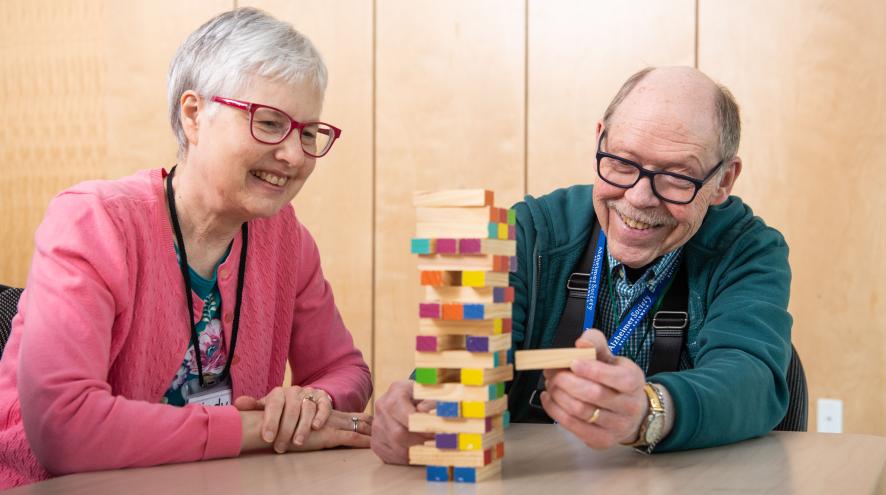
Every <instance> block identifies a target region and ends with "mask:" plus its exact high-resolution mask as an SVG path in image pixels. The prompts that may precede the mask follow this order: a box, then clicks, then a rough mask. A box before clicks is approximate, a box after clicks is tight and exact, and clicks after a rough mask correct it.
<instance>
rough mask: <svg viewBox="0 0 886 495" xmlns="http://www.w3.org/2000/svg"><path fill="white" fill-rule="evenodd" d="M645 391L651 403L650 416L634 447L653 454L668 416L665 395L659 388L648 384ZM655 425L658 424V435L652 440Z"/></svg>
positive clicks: (641, 426) (642, 427)
mask: <svg viewBox="0 0 886 495" xmlns="http://www.w3.org/2000/svg"><path fill="white" fill-rule="evenodd" d="M643 391H644V392H646V399H647V400H648V401H649V415H647V416H646V419H645V420H644V421H643V423H642V424H641V425H640V432H639V435H638V436H637V440H636V441H635V442H634V444H633V445H632V447H634V448H635V449H637V450H638V451H640V452H643V453H646V454H651V453H652V450H653V449H654V448H655V445H656V444H658V442H659V440H661V429H662V427H663V424H664V419H665V414H666V411H665V407H664V394H662V392H661V390H660V389H659V388H658V386H656V385H654V384H652V383H646V385H644V386H643ZM653 423H658V424H657V427H658V428H657V434H656V436H655V437H654V438H650V437H649V429H650V427H652V425H653Z"/></svg>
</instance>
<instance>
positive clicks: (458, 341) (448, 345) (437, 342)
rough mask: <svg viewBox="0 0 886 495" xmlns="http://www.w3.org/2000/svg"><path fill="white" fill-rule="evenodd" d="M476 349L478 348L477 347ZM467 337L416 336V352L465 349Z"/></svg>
mask: <svg viewBox="0 0 886 495" xmlns="http://www.w3.org/2000/svg"><path fill="white" fill-rule="evenodd" d="M474 347H477V346H476V345H475V346H474ZM464 348H465V336H463V335H416V336H415V350H416V351H424V352H438V351H446V350H449V349H464ZM482 352H495V351H482Z"/></svg>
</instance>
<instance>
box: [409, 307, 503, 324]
mask: <svg viewBox="0 0 886 495" xmlns="http://www.w3.org/2000/svg"><path fill="white" fill-rule="evenodd" d="M512 306H513V305H512V304H511V303H478V304H463V303H444V304H440V303H421V304H420V305H419V311H418V316H419V318H431V319H442V320H444V321H457V320H494V319H502V318H510V317H511V313H512Z"/></svg>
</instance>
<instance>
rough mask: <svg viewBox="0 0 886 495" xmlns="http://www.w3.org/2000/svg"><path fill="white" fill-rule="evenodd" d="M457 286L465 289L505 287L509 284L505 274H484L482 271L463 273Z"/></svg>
mask: <svg viewBox="0 0 886 495" xmlns="http://www.w3.org/2000/svg"><path fill="white" fill-rule="evenodd" d="M460 273H461V278H460V280H459V283H458V284H450V285H464V286H466V287H507V286H508V285H509V284H510V280H509V279H508V274H507V273H502V272H484V271H469V270H466V271H463V272H460Z"/></svg>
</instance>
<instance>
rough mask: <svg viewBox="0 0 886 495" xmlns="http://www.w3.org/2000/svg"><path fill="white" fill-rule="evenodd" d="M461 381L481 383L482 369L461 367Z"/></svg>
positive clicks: (469, 383) (470, 383) (473, 383)
mask: <svg viewBox="0 0 886 495" xmlns="http://www.w3.org/2000/svg"><path fill="white" fill-rule="evenodd" d="M461 382H462V383H463V384H465V385H483V370H482V369H469V368H463V369H462V370H461Z"/></svg>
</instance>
